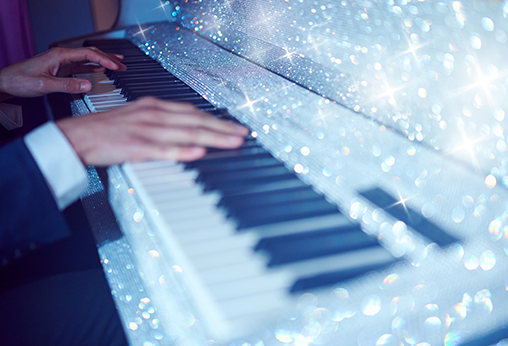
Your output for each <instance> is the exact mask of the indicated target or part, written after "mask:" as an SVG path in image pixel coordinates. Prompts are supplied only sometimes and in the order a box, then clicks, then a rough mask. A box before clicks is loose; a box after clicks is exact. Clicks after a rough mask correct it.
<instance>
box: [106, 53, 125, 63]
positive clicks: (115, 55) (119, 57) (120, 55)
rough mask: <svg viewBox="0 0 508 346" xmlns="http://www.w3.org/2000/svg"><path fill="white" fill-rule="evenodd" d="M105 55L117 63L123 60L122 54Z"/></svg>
mask: <svg viewBox="0 0 508 346" xmlns="http://www.w3.org/2000/svg"><path fill="white" fill-rule="evenodd" d="M106 54H107V55H109V56H110V57H112V58H114V59H116V60H118V61H122V60H123V58H124V56H123V55H122V54H114V53H106Z"/></svg>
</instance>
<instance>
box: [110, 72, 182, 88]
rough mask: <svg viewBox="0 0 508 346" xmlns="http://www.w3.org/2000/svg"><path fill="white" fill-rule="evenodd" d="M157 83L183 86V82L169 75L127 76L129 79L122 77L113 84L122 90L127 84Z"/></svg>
mask: <svg viewBox="0 0 508 346" xmlns="http://www.w3.org/2000/svg"><path fill="white" fill-rule="evenodd" d="M159 81H165V82H173V83H175V84H180V85H184V83H183V82H181V81H180V80H178V79H176V78H175V77H173V76H171V75H170V74H166V75H150V76H129V77H122V78H121V79H117V80H115V81H114V84H115V86H116V87H118V88H120V89H121V88H123V87H125V86H127V85H128V84H129V82H143V83H147V84H149V83H152V82H159Z"/></svg>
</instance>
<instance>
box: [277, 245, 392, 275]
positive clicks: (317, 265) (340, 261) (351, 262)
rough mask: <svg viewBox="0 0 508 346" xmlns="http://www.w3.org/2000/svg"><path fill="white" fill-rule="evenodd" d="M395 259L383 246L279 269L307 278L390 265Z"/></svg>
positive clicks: (297, 263)
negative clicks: (340, 271)
mask: <svg viewBox="0 0 508 346" xmlns="http://www.w3.org/2000/svg"><path fill="white" fill-rule="evenodd" d="M393 259H394V257H393V256H392V254H391V253H390V252H388V251H387V250H386V249H385V248H383V247H381V246H376V247H372V248H367V249H360V250H355V251H350V252H346V253H341V254H338V255H332V256H326V257H320V258H315V259H311V260H306V261H301V262H296V263H291V264H287V265H283V266H280V267H278V268H280V269H283V270H289V271H291V272H293V273H294V275H295V277H305V276H311V275H316V274H319V273H326V272H333V271H339V270H346V269H353V268H359V267H362V266H365V265H374V264H382V263H389V262H391V261H393Z"/></svg>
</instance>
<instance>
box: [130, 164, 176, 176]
mask: <svg viewBox="0 0 508 346" xmlns="http://www.w3.org/2000/svg"><path fill="white" fill-rule="evenodd" d="M130 165H131V167H132V170H133V171H134V172H136V174H138V175H139V173H140V172H142V171H145V170H146V171H148V172H150V171H151V170H152V169H155V168H162V167H172V166H182V164H181V163H178V162H176V161H144V162H134V163H130Z"/></svg>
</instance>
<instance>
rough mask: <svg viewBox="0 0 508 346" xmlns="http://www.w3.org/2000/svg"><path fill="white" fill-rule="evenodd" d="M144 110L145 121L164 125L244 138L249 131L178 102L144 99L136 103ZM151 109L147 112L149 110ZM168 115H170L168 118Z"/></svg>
mask: <svg viewBox="0 0 508 346" xmlns="http://www.w3.org/2000/svg"><path fill="white" fill-rule="evenodd" d="M137 103H138V105H139V106H140V107H143V108H144V109H145V117H144V119H145V120H148V121H152V122H155V123H161V124H165V125H170V126H171V125H176V126H190V127H198V126H199V127H203V128H206V129H210V130H212V131H217V132H222V133H227V134H234V135H239V136H246V135H247V134H248V133H249V130H248V129H247V128H246V127H244V126H241V125H237V124H234V123H231V122H227V121H224V120H220V119H217V118H215V117H213V116H212V115H209V114H206V113H204V112H202V111H200V110H198V109H197V108H195V107H194V106H192V105H190V104H185V103H178V102H166V101H162V100H158V99H154V98H145V99H144V100H142V101H141V102H139V101H138V102H137ZM148 107H151V108H152V109H153V108H155V109H153V111H152V112H149V111H148V110H149V108H148ZM168 113H169V114H171V115H170V116H168Z"/></svg>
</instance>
